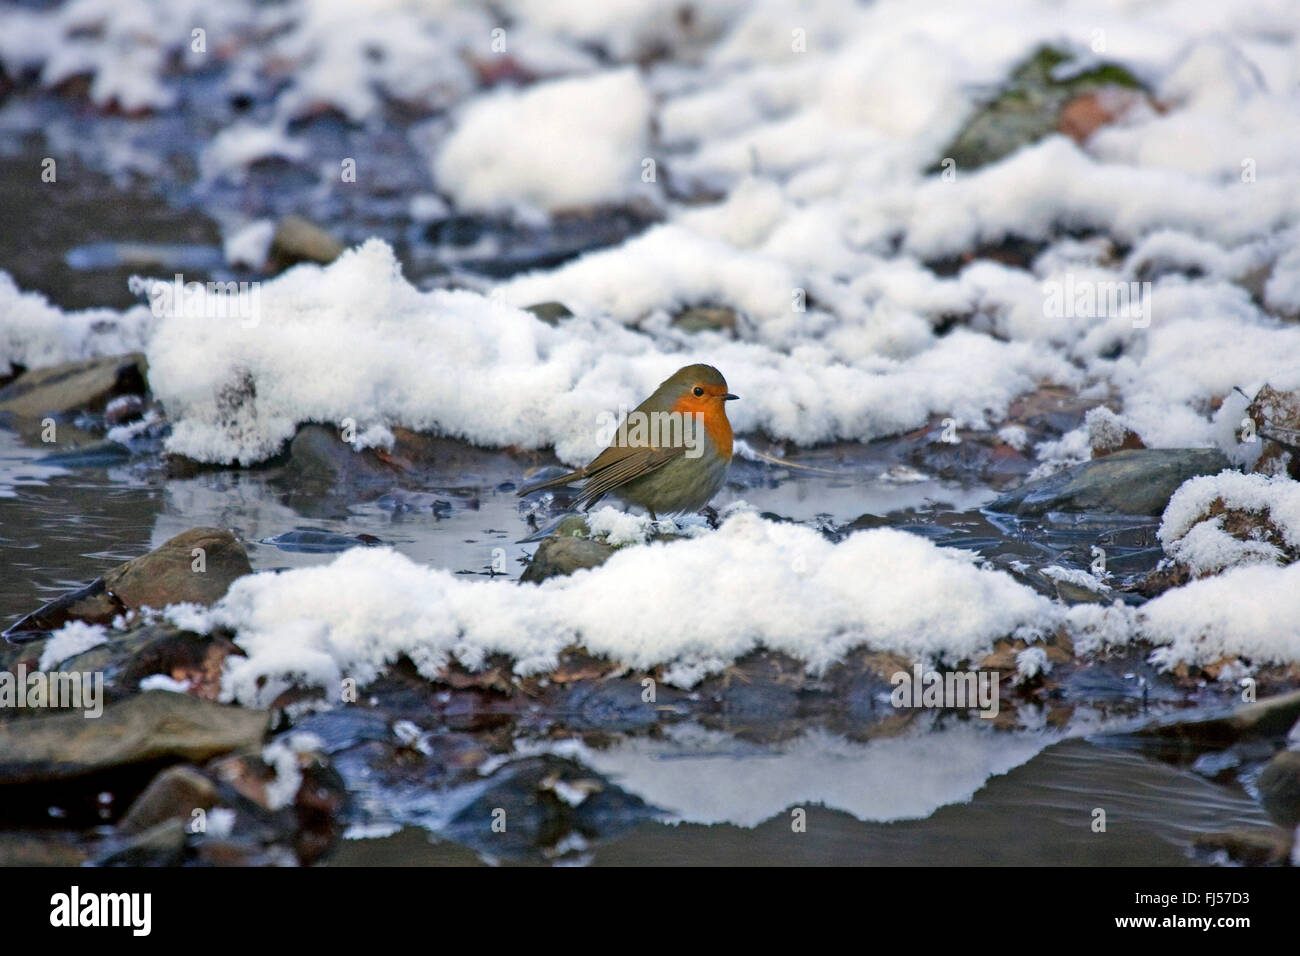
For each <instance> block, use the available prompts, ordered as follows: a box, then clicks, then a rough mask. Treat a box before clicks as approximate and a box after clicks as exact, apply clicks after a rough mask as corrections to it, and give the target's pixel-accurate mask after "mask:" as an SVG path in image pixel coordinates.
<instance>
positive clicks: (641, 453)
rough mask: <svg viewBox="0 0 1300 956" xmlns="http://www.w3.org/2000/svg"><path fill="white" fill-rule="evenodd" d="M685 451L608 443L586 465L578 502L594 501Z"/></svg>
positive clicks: (590, 502)
mask: <svg viewBox="0 0 1300 956" xmlns="http://www.w3.org/2000/svg"><path fill="white" fill-rule="evenodd" d="M685 453H686V447H685V446H684V445H676V446H670V447H667V448H622V447H618V446H614V445H611V446H610V447H609V448H606V449H605V450H604V451H603V452H601V453H600V454H599V455H597V456H596V459H595V460H594V461H593V462H592V463H591V464H590V465H588V466H587V467H586V469H585V471H586V473H587V482H586V484H585V485H583V486H582V494H581V496H579V498H578V503H587V504H595V503H596V502H597V501H599V500H600V499H601V498H603V497H604V496H605V495H607V494H609V493H610V492H611V491H614V490H615V489H617V488H618V487H620V486H621V485H625V484H627V483H628V482H629V481H632V480H634V479H636V478H640V477H641V476H642V475H648V474H649V473H650V472H652V471H655V470H657V469H659V468H662V467H663V466H664V465H666V464H668V463H669V462H670V461H672V460H673V459H674V458H676V457H678V456H679V455H683V454H685Z"/></svg>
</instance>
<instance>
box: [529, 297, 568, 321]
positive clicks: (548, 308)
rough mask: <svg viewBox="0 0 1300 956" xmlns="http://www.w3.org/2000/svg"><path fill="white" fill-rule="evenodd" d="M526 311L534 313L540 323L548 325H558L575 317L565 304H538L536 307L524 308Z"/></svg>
mask: <svg viewBox="0 0 1300 956" xmlns="http://www.w3.org/2000/svg"><path fill="white" fill-rule="evenodd" d="M524 311H525V312H531V313H533V315H535V316H537V318H538V321H541V322H545V323H546V324H547V325H558V324H559V323H560V320H561V319H567V318H570V317H571V316H572V315H573V313H572V312H570V311H569V307H568V306H567V305H565V304H564V303H563V302H538V303H537V304H536V305H528V306H524Z"/></svg>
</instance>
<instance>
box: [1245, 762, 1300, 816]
mask: <svg viewBox="0 0 1300 956" xmlns="http://www.w3.org/2000/svg"><path fill="white" fill-rule="evenodd" d="M1255 783H1256V786H1258V787H1259V802H1260V803H1262V804H1263V805H1264V809H1265V810H1267V811H1268V815H1269V816H1270V817H1272V818H1273V819H1274V820H1276V821H1277V822H1278V823H1279V824H1281V825H1282V826H1284V827H1291V828H1295V827H1300V750H1283V751H1282V752H1281V753H1280V754H1278V755H1277V756H1276V757H1274V758H1273V759H1272V760H1270V761H1269V762H1268V766H1266V767H1265V768H1264V769H1263V770H1262V771H1260V774H1259V778H1258V779H1257V780H1256V781H1255Z"/></svg>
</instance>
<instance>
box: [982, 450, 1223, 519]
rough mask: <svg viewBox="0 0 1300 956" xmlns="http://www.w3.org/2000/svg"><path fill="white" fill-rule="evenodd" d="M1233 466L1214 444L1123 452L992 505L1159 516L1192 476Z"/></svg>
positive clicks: (1021, 511)
mask: <svg viewBox="0 0 1300 956" xmlns="http://www.w3.org/2000/svg"><path fill="white" fill-rule="evenodd" d="M1227 467H1229V463H1228V459H1227V458H1225V457H1224V456H1223V454H1222V453H1221V452H1219V451H1217V450H1215V449H1211V448H1158V449H1157V448H1151V449H1142V450H1134V451H1117V452H1114V453H1112V454H1109V455H1107V456H1105V457H1104V458H1097V459H1093V460H1092V461H1086V462H1083V463H1082V464H1080V465H1075V466H1074V467H1072V468H1067V469H1065V470H1064V471H1060V472H1057V473H1056V474H1054V475H1049V476H1047V477H1046V478H1041V479H1039V480H1038V481H1031V482H1029V483H1028V484H1026V485H1023V486H1021V487H1020V488H1017V489H1016V490H1015V491H1012V492H1009V493H1007V494H1005V495H1003V496H1001V497H1000V498H998V499H997V500H996V501H994V502H993V503H992V504H991V505H989V510H991V511H1000V512H1009V513H1013V514H1016V515H1017V516H1020V517H1029V516H1036V515H1045V514H1047V513H1048V512H1051V511H1091V512H1103V513H1105V512H1109V513H1116V514H1134V515H1159V514H1161V513H1163V511H1164V509H1165V506H1166V505H1167V504H1168V503H1169V498H1170V496H1171V495H1173V493H1174V492H1175V491H1176V490H1177V489H1178V486H1179V485H1181V484H1182V483H1183V482H1184V481H1186V480H1187V479H1188V478H1194V477H1196V476H1197V475H1210V474H1216V473H1218V472H1220V471H1222V470H1223V469H1225V468H1227Z"/></svg>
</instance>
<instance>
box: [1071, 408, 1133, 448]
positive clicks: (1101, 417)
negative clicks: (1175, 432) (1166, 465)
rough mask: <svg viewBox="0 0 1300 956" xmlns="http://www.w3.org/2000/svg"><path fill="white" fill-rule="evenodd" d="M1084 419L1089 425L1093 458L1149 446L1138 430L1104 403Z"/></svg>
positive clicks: (1089, 440) (1089, 443)
mask: <svg viewBox="0 0 1300 956" xmlns="http://www.w3.org/2000/svg"><path fill="white" fill-rule="evenodd" d="M1083 420H1084V423H1085V424H1086V425H1087V426H1088V445H1089V447H1091V448H1092V457H1093V458H1104V457H1105V456H1106V455H1109V454H1111V453H1112V452H1117V451H1132V450H1134V449H1138V448H1146V447H1147V446H1146V445H1145V444H1144V443H1143V442H1142V439H1141V437H1140V436H1139V435H1138V434H1137V432H1135V431H1133V429H1131V428H1130V427H1129V426H1128V425H1127V424H1126V423H1125V422H1124V421H1123V419H1121V418H1120V417H1119V416H1118V415H1116V414H1115V413H1114V412H1113V411H1111V410H1110V409H1109V408H1107V407H1106V406H1104V405H1099V406H1097V407H1096V408H1094V409H1091V410H1090V411H1089V412H1088V414H1087V415H1085V416H1084V419H1083Z"/></svg>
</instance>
